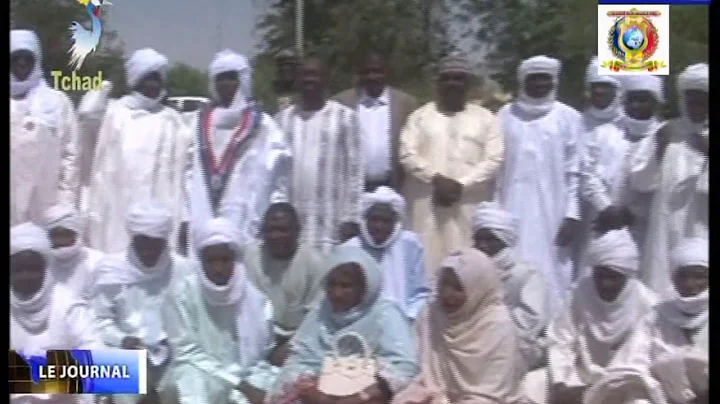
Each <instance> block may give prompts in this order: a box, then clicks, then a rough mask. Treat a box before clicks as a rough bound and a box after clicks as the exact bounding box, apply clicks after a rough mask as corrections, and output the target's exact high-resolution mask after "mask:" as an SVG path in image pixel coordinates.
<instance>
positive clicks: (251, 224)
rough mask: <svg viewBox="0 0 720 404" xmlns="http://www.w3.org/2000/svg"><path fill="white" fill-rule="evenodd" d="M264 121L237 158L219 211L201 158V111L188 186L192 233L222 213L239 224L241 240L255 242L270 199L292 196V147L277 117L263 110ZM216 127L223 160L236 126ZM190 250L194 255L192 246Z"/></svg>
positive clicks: (218, 151)
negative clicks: (214, 205)
mask: <svg viewBox="0 0 720 404" xmlns="http://www.w3.org/2000/svg"><path fill="white" fill-rule="evenodd" d="M259 119H261V121H260V122H259V123H258V127H257V129H256V130H255V132H254V133H253V134H252V135H251V136H253V137H252V139H249V143H243V144H241V145H240V149H239V150H241V154H240V156H238V157H237V159H236V160H235V163H234V165H233V168H232V172H231V174H230V176H229V178H228V183H227V185H226V188H225V191H224V193H223V195H222V197H221V198H220V202H219V204H218V206H217V209H215V210H214V209H213V208H212V205H211V202H210V196H209V194H208V183H207V180H206V178H205V172H204V168H203V164H202V160H201V153H200V147H201V145H200V143H199V139H198V134H199V128H198V126H199V113H197V114H196V118H194V119H193V122H192V124H193V125H194V126H193V130H192V132H191V133H192V151H191V153H192V157H191V160H190V161H191V164H192V166H191V168H190V169H189V170H188V171H187V173H186V176H185V184H184V185H185V201H186V202H185V203H186V205H187V211H188V215H189V218H190V231H191V232H192V231H193V228H194V227H197V226H201V225H202V224H204V223H205V222H207V221H208V220H210V219H212V218H214V217H219V216H222V217H226V218H227V219H229V220H231V221H232V222H233V223H236V224H237V226H238V228H239V229H240V233H241V238H242V240H241V244H243V245H247V244H251V243H253V242H255V241H257V238H258V237H259V232H260V225H261V222H262V218H263V216H264V215H265V211H266V210H267V208H268V206H269V205H270V203H271V202H273V201H281V200H287V198H288V196H287V195H288V192H289V191H288V187H289V181H290V179H289V175H290V169H291V165H292V163H291V161H292V157H291V151H290V149H289V148H288V145H287V143H286V142H285V135H284V134H283V133H282V132H281V131H280V129H279V128H278V126H277V124H276V123H275V121H273V120H272V118H270V117H269V116H268V115H266V114H264V113H261V116H260V118H259ZM212 131H213V135H212V136H213V143H212V146H213V154H214V155H215V156H216V159H218V160H219V159H220V158H221V157H220V156H222V155H223V153H224V152H225V150H226V146H227V145H228V144H229V143H230V140H231V138H232V134H233V130H230V129H218V128H213V129H212ZM218 162H219V161H218ZM193 240H194V237H193V236H191V237H189V241H190V242H192V241H193ZM188 251H190V252H191V253H194V249H193V248H190V249H189V250H188Z"/></svg>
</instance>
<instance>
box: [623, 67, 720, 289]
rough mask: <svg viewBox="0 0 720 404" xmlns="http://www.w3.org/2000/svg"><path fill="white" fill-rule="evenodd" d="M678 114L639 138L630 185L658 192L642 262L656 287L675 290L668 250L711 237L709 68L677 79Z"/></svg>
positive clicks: (690, 70) (694, 69)
mask: <svg viewBox="0 0 720 404" xmlns="http://www.w3.org/2000/svg"><path fill="white" fill-rule="evenodd" d="M678 90H679V93H680V109H681V112H682V115H681V117H680V118H678V119H673V120H671V121H669V122H667V123H666V124H665V125H664V126H663V127H662V128H660V129H659V130H658V131H657V132H656V133H655V134H654V135H653V136H648V137H646V138H645V139H643V140H642V141H641V142H640V145H639V146H638V148H637V151H636V152H635V154H634V155H633V157H632V160H631V163H630V179H629V183H630V187H631V188H632V189H633V190H636V191H639V192H653V193H654V195H653V200H652V206H651V208H650V215H649V219H648V229H647V236H646V239H645V245H644V251H643V253H644V256H643V265H642V277H643V281H644V282H645V283H646V284H647V285H648V286H649V287H650V288H651V289H653V290H654V291H655V292H657V293H659V294H661V295H666V294H667V293H668V292H671V291H672V284H671V282H670V269H671V268H670V260H669V254H670V251H672V249H673V248H675V246H676V245H677V243H678V241H680V240H681V239H683V238H685V237H707V234H708V226H709V222H708V191H709V169H710V163H709V159H708V153H709V147H708V146H709V136H710V128H709V126H708V117H709V111H710V107H709V95H708V94H709V93H708V91H709V67H708V65H707V64H697V65H692V66H689V67H688V68H687V69H685V71H684V72H683V73H682V74H681V75H680V77H679V78H678Z"/></svg>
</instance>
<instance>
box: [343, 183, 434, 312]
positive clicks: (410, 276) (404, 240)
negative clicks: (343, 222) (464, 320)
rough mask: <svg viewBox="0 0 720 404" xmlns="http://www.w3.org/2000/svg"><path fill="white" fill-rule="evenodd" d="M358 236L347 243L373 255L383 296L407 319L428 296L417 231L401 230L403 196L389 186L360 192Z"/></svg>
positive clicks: (420, 307)
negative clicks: (380, 272) (378, 268)
mask: <svg viewBox="0 0 720 404" xmlns="http://www.w3.org/2000/svg"><path fill="white" fill-rule="evenodd" d="M361 202H362V212H363V219H362V221H361V222H360V235H359V236H357V237H354V238H352V239H350V241H348V242H347V244H348V245H354V246H358V247H360V248H362V249H363V250H365V252H367V253H368V254H369V255H370V256H372V257H373V258H374V259H375V260H376V261H378V264H380V270H381V271H382V274H383V291H382V295H383V297H385V298H386V299H389V300H392V301H394V302H397V304H398V306H400V308H401V309H402V311H403V313H405V316H406V317H407V318H408V320H409V321H410V322H414V321H415V318H417V315H418V313H420V310H421V309H422V308H423V307H424V306H425V303H427V301H428V299H429V298H430V288H429V287H428V277H427V274H426V271H425V248H424V247H423V245H422V244H421V243H420V238H419V237H418V235H417V234H415V233H413V232H411V231H409V230H404V229H403V219H404V216H405V212H406V208H405V206H406V204H405V199H404V198H403V197H402V196H400V194H398V193H397V192H395V191H394V190H393V189H392V188H390V187H385V186H381V187H379V188H377V189H376V190H375V191H374V192H367V193H365V194H363V196H362V199H361Z"/></svg>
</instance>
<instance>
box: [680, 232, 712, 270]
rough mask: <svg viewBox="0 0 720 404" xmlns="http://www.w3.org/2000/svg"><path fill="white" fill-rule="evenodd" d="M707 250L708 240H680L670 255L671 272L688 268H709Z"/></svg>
mask: <svg viewBox="0 0 720 404" xmlns="http://www.w3.org/2000/svg"><path fill="white" fill-rule="evenodd" d="M708 249H709V244H708V240H707V239H705V238H700V237H696V238H687V239H684V240H682V241H681V242H680V243H679V244H678V245H677V246H676V247H675V249H674V250H673V252H672V255H671V260H672V261H671V262H672V270H673V272H674V271H677V270H678V269H679V268H682V267H689V266H703V267H709V264H710V262H709V251H708Z"/></svg>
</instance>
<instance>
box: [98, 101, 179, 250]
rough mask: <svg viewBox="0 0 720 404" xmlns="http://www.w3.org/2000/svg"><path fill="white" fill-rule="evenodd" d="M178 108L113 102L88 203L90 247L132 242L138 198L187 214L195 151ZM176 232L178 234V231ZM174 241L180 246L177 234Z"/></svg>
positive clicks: (117, 247) (122, 246)
mask: <svg viewBox="0 0 720 404" xmlns="http://www.w3.org/2000/svg"><path fill="white" fill-rule="evenodd" d="M186 131H187V129H186V126H185V125H184V124H183V122H182V118H181V117H180V114H178V112H177V111H175V110H173V109H171V108H168V107H163V108H162V109H161V110H160V111H158V112H155V113H152V112H148V111H145V110H141V109H131V108H129V107H128V106H127V105H126V103H125V101H124V100H123V99H121V100H118V101H116V102H113V103H111V104H110V105H109V107H108V110H107V112H106V113H105V118H104V120H103V124H102V127H101V128H100V134H99V135H98V141H97V148H96V150H95V157H94V159H93V168H92V179H91V182H90V187H89V196H88V199H89V203H88V219H89V225H88V245H89V246H90V247H92V248H95V249H98V250H100V251H103V252H106V253H114V252H119V251H122V250H124V249H125V248H126V247H127V245H128V241H129V237H128V234H127V230H126V226H125V223H126V214H127V210H128V208H129V207H130V205H131V204H132V203H133V202H134V201H137V200H143V199H151V198H152V199H156V200H158V201H160V202H161V203H163V204H165V205H166V206H167V207H168V208H169V209H170V210H171V212H172V213H173V215H174V217H175V224H174V228H175V232H176V231H177V229H178V228H179V225H180V223H181V222H183V221H184V220H185V219H186V218H185V217H183V213H185V212H184V204H183V192H182V191H183V181H184V177H185V170H186V164H187V161H188V158H187V156H188V153H189V149H190V144H189V138H188V136H187V132H186ZM175 232H174V233H173V234H175ZM169 245H170V246H172V247H175V245H176V243H175V237H174V236H172V237H171V238H170V241H169Z"/></svg>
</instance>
